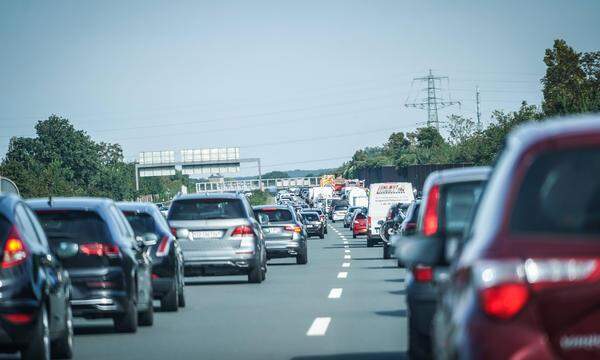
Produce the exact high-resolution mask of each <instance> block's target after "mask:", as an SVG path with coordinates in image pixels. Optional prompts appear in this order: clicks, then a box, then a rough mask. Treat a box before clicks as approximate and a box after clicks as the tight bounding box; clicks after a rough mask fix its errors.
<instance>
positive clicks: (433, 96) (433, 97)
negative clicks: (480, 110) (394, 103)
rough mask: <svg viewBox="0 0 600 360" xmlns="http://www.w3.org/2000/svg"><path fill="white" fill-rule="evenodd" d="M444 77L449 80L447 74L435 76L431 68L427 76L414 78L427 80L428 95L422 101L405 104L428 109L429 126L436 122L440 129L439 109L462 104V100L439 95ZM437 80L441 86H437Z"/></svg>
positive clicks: (415, 79)
mask: <svg viewBox="0 0 600 360" xmlns="http://www.w3.org/2000/svg"><path fill="white" fill-rule="evenodd" d="M443 79H446V80H447V81H449V80H448V77H447V76H434V75H433V73H432V71H431V69H429V74H428V75H427V76H423V77H418V78H414V79H413V82H414V81H423V82H425V81H426V82H427V89H423V90H427V97H426V98H424V99H423V101H421V102H414V103H408V102H407V103H405V104H404V106H406V107H412V108H417V109H423V110H427V126H431V125H432V124H435V127H436V128H437V129H438V130H439V128H440V122H439V119H438V110H439V109H443V108H445V107H448V106H452V105H456V104H458V105H459V106H460V101H452V100H450V99H449V100H444V99H443V98H442V97H438V91H440V90H441V81H442V80H443ZM436 82H439V83H440V86H439V87H436Z"/></svg>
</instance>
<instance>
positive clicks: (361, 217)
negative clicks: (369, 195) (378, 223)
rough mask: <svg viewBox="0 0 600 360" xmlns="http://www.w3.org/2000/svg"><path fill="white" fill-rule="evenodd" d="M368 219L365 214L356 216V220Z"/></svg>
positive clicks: (360, 213)
mask: <svg viewBox="0 0 600 360" xmlns="http://www.w3.org/2000/svg"><path fill="white" fill-rule="evenodd" d="M366 218H367V217H366V215H365V214H363V213H362V212H359V213H358V214H356V217H355V219H356V220H359V219H366Z"/></svg>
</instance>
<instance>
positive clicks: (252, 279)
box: [248, 266, 263, 284]
mask: <svg viewBox="0 0 600 360" xmlns="http://www.w3.org/2000/svg"><path fill="white" fill-rule="evenodd" d="M262 272H263V271H262V269H261V267H260V266H255V267H254V268H252V270H250V273H249V274H248V282H249V283H251V284H260V283H261V282H262V281H263V278H262Z"/></svg>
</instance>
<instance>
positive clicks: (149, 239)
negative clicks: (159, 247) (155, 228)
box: [142, 233, 158, 247]
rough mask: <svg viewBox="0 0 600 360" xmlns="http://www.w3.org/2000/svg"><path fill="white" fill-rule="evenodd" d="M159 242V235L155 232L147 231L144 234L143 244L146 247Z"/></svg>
mask: <svg viewBox="0 0 600 360" xmlns="http://www.w3.org/2000/svg"><path fill="white" fill-rule="evenodd" d="M157 243H158V236H156V234H154V233H146V234H144V235H143V236H142V245H144V246H146V247H150V246H154V245H156V244H157Z"/></svg>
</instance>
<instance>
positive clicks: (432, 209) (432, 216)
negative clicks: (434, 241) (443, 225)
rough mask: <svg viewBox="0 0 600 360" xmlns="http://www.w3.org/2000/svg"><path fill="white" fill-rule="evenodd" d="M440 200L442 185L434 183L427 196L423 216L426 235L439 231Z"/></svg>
mask: <svg viewBox="0 0 600 360" xmlns="http://www.w3.org/2000/svg"><path fill="white" fill-rule="evenodd" d="M439 201H440V187H439V185H434V186H433V187H432V188H431V189H430V190H429V194H428V197H427V207H426V210H425V216H424V218H423V234H424V235H425V236H431V235H435V233H437V231H438V223H439V218H438V205H439Z"/></svg>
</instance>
